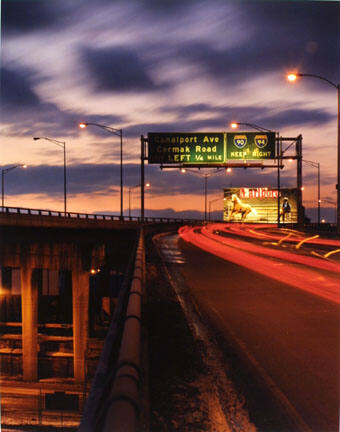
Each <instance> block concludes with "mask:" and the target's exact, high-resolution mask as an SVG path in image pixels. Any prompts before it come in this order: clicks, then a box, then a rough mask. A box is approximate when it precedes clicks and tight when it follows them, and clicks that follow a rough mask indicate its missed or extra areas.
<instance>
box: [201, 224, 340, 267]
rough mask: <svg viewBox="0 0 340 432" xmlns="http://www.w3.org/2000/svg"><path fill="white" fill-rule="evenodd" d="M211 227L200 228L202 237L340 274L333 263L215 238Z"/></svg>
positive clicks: (224, 238) (239, 241)
mask: <svg viewBox="0 0 340 432" xmlns="http://www.w3.org/2000/svg"><path fill="white" fill-rule="evenodd" d="M211 229H212V228H211V227H209V226H208V227H204V228H202V231H201V233H202V235H204V236H206V237H209V238H211V239H213V240H215V241H218V242H221V241H222V240H221V239H223V240H224V242H225V243H226V244H228V245H229V246H232V247H234V248H237V249H242V250H245V251H248V252H252V253H256V254H257V255H259V254H260V255H264V256H269V257H273V258H278V259H283V260H285V261H289V262H292V263H295V264H303V265H307V266H309V267H315V268H317V269H321V270H328V271H331V272H335V273H340V265H339V264H337V263H334V262H326V261H324V260H321V259H317V258H313V257H308V256H303V255H298V254H296V253H292V252H287V251H282V250H276V249H268V248H266V247H264V246H258V245H255V244H252V243H249V242H247V241H242V240H236V239H232V238H226V237H223V238H221V237H220V236H217V235H215V234H213V232H211Z"/></svg>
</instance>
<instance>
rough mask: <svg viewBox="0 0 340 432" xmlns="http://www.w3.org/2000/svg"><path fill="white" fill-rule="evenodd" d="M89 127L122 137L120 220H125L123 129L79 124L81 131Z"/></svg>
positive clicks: (93, 124)
mask: <svg viewBox="0 0 340 432" xmlns="http://www.w3.org/2000/svg"><path fill="white" fill-rule="evenodd" d="M87 126H97V127H99V128H101V129H104V130H106V131H107V132H109V133H111V134H113V135H117V136H119V137H120V218H121V219H123V129H116V128H113V127H110V126H106V125H102V124H98V123H89V122H81V123H79V127H80V128H81V129H85V128H86V127H87Z"/></svg>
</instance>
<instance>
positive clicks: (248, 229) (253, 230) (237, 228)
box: [216, 224, 340, 248]
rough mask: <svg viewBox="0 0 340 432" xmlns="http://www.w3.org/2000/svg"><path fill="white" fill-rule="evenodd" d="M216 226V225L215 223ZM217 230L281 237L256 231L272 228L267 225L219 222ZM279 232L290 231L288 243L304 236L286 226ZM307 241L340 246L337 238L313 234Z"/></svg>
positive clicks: (270, 237)
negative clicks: (319, 236)
mask: <svg viewBox="0 0 340 432" xmlns="http://www.w3.org/2000/svg"><path fill="white" fill-rule="evenodd" d="M216 226H217V225H216ZM218 227H219V230H223V231H225V232H230V233H235V234H238V235H240V236H242V237H250V238H258V237H259V236H261V237H264V236H266V237H267V238H268V239H270V240H272V241H273V240H280V239H281V238H282V235H280V234H273V233H266V234H264V233H262V232H257V231H258V230H263V229H266V230H269V229H271V230H273V229H274V228H273V227H268V225H256V226H255V225H248V226H246V225H237V224H234V226H231V224H219V225H218ZM280 232H284V233H291V234H292V237H290V238H289V240H288V241H289V242H290V243H298V242H299V241H301V240H304V239H305V238H306V237H304V236H303V233H301V232H299V231H296V230H292V229H288V228H281V229H280ZM308 241H309V243H313V244H315V245H324V246H335V247H337V248H339V247H340V241H339V240H332V239H325V238H316V237H315V236H313V238H312V237H309V240H308Z"/></svg>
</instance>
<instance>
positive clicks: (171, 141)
mask: <svg viewBox="0 0 340 432" xmlns="http://www.w3.org/2000/svg"><path fill="white" fill-rule="evenodd" d="M224 160H225V139H224V134H223V132H216V133H215V132H207V133H203V132H197V133H196V132H192V133H182V132H179V133H176V132H174V133H167V132H160V133H149V134H148V162H149V163H150V164H152V163H157V164H158V163H161V164H162V163H169V164H176V163H178V164H185V163H190V164H192V163H194V164H201V163H204V164H206V163H223V162H224Z"/></svg>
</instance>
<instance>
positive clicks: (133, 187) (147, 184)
mask: <svg viewBox="0 0 340 432" xmlns="http://www.w3.org/2000/svg"><path fill="white" fill-rule="evenodd" d="M139 187H141V185H140V184H138V185H136V186H130V187H129V218H130V217H131V191H132V190H133V189H136V188H139ZM145 187H146V188H149V187H150V183H146V184H145Z"/></svg>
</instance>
